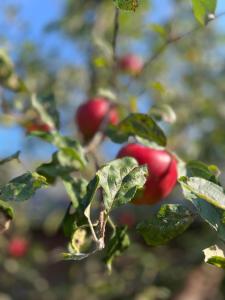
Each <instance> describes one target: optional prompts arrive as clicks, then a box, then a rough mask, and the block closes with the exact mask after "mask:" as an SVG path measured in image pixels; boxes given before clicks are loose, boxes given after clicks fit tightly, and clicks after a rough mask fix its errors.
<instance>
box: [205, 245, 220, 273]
mask: <svg viewBox="0 0 225 300" xmlns="http://www.w3.org/2000/svg"><path fill="white" fill-rule="evenodd" d="M203 252H204V255H205V262H206V263H208V264H211V265H214V266H216V267H219V268H222V269H225V251H224V249H222V247H220V246H218V245H213V246H211V247H209V248H206V249H204V250H203Z"/></svg>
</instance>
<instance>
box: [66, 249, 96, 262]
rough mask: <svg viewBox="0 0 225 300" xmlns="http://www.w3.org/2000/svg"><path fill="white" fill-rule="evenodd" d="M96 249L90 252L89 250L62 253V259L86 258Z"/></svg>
mask: <svg viewBox="0 0 225 300" xmlns="http://www.w3.org/2000/svg"><path fill="white" fill-rule="evenodd" d="M96 251H97V250H96V249H95V250H93V251H92V252H89V253H75V252H72V253H63V259H64V260H75V261H76V260H82V259H85V258H87V257H88V256H90V255H92V254H94V253H95V252H96Z"/></svg>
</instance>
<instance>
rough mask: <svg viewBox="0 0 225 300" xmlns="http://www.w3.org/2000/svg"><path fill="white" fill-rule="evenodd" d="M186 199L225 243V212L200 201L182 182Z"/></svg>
mask: <svg viewBox="0 0 225 300" xmlns="http://www.w3.org/2000/svg"><path fill="white" fill-rule="evenodd" d="M179 181H180V183H181V186H182V189H183V194H184V197H185V198H186V199H187V200H189V201H191V203H192V204H193V205H194V207H195V209H196V213H197V214H198V215H199V216H200V217H201V218H202V219H203V220H205V221H206V222H207V223H208V224H209V225H210V226H211V227H212V228H213V229H214V230H215V231H217V234H218V236H219V237H220V238H221V239H222V240H223V241H225V212H224V210H222V209H220V208H217V207H215V206H213V205H212V204H210V203H208V202H206V201H205V200H203V199H200V198H199V197H198V196H197V195H196V194H195V193H193V192H192V191H191V190H190V189H188V188H187V187H186V185H185V184H184V183H183V181H182V180H180V179H179Z"/></svg>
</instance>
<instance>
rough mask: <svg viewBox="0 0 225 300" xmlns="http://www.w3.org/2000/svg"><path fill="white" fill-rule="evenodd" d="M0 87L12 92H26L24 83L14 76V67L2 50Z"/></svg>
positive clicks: (0, 53)
mask: <svg viewBox="0 0 225 300" xmlns="http://www.w3.org/2000/svg"><path fill="white" fill-rule="evenodd" d="M0 85H2V86H3V87H5V88H8V89H10V90H12V91H14V92H26V91H27V88H26V86H25V84H24V82H23V81H22V80H21V79H20V78H19V77H18V76H17V75H16V73H15V70H14V65H13V63H12V61H11V59H10V57H9V56H8V54H7V53H6V51H5V50H4V49H0Z"/></svg>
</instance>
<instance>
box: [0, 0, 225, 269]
mask: <svg viewBox="0 0 225 300" xmlns="http://www.w3.org/2000/svg"><path fill="white" fill-rule="evenodd" d="M114 2H115V5H116V7H117V8H119V9H125V10H135V9H136V8H137V7H138V1H133V0H124V1H123V0H120V1H119V0H115V1H114ZM192 2H193V11H194V15H195V17H196V19H197V20H198V21H199V22H200V23H201V24H202V25H203V24H206V23H207V22H208V21H209V20H210V18H212V15H213V14H214V12H215V8H216V1H206V0H205V1H203V0H202V1H194V0H193V1H192ZM0 63H1V73H0V83H1V85H2V86H3V87H6V88H8V89H11V90H12V91H14V92H24V93H25V94H26V96H27V95H28V96H29V98H30V106H31V108H32V109H33V110H34V111H35V112H36V113H37V114H38V115H39V117H40V119H41V120H42V121H43V122H44V123H46V124H48V125H49V126H50V127H51V128H52V131H51V132H50V133H46V132H39V131H36V132H32V133H31V134H32V135H33V136H35V137H37V138H40V139H43V140H44V141H46V142H49V143H51V144H53V145H54V146H55V147H56V148H57V151H56V152H55V153H54V154H53V155H52V159H51V161H50V162H48V163H43V164H41V165H40V166H39V167H38V168H37V169H36V171H35V172H27V173H25V174H22V175H20V176H18V177H16V178H14V179H12V180H11V181H10V182H9V183H7V184H6V185H4V186H2V187H1V188H0V211H1V213H2V214H3V216H4V220H3V221H1V224H0V226H1V228H3V229H4V228H7V225H6V223H7V222H8V221H9V220H11V219H12V218H13V215H14V214H13V210H12V208H11V206H10V205H9V204H8V202H10V201H26V200H28V199H30V198H31V197H32V196H33V195H34V193H35V192H36V190H37V189H40V188H44V187H47V186H48V185H51V184H54V183H55V181H56V180H57V178H60V179H61V180H62V181H63V183H64V186H65V190H66V192H67V194H68V196H69V198H70V205H69V208H68V210H67V212H66V215H65V217H64V220H63V222H62V228H63V230H64V232H65V234H66V235H67V236H68V237H69V239H70V243H69V246H68V252H67V253H64V255H63V256H64V258H65V259H72V260H79V259H83V258H85V257H87V256H89V255H90V254H93V253H95V252H96V251H99V250H103V249H105V259H104V260H105V262H106V264H107V265H108V267H109V268H111V264H112V261H113V259H114V257H116V256H118V255H119V254H120V253H121V252H123V251H124V250H125V249H126V248H127V247H128V246H129V243H130V240H129V236H128V232H127V231H128V230H127V228H126V227H124V228H123V227H117V226H115V225H114V224H113V223H112V220H111V218H110V214H111V212H112V211H113V209H115V208H117V207H120V206H122V205H125V204H128V203H130V202H131V201H132V199H133V198H134V197H135V195H136V193H137V192H138V191H139V190H140V189H142V188H143V186H144V184H145V181H146V177H147V176H148V174H147V168H146V167H145V166H139V165H138V163H137V161H136V160H135V159H133V158H122V159H117V160H114V161H111V162H109V163H107V164H105V165H103V166H102V167H100V168H99V169H98V170H97V171H96V174H95V175H94V176H93V178H92V180H91V181H90V182H88V181H87V180H86V179H85V178H80V175H79V176H76V175H75V174H77V172H80V171H82V170H83V169H85V168H86V166H87V164H88V155H87V153H86V151H85V150H86V149H85V147H83V146H82V145H81V144H80V143H79V141H77V140H75V139H73V138H71V137H67V136H63V135H61V134H60V133H59V131H58V129H59V117H58V114H57V111H56V110H55V109H52V107H53V106H52V103H50V100H51V101H52V98H50V99H49V98H42V97H39V96H36V95H30V94H29V93H28V91H27V89H26V88H25V84H24V83H23V82H22V80H21V79H20V78H19V77H18V76H17V75H16V72H15V70H14V68H13V65H12V63H11V61H10V59H9V58H8V56H7V55H6V54H5V53H3V52H2V53H0ZM12 82H13V83H14V84H15V83H16V85H12ZM159 112H160V113H159ZM170 114H171V112H170ZM156 115H157V118H161V119H165V117H163V116H165V108H164V110H163V111H161V110H155V111H154V110H153V111H152V114H140V113H133V114H130V115H128V116H127V117H126V118H125V119H123V120H122V121H121V122H120V123H119V124H118V125H116V126H109V128H108V129H107V130H106V135H107V136H108V137H109V138H110V139H111V140H112V141H113V142H116V143H123V142H125V141H127V140H128V139H130V138H134V137H135V138H136V139H139V140H142V142H144V143H147V144H149V145H153V144H152V143H154V144H156V145H157V146H160V147H166V142H167V141H166V136H165V134H164V132H163V131H162V129H161V128H160V127H159V126H158V124H157V122H156V121H155V119H156ZM166 116H167V115H166ZM18 157H19V154H18V153H16V154H14V155H12V156H10V157H7V158H5V159H4V160H2V161H1V162H0V163H1V164H3V163H7V162H8V161H10V160H12V159H18ZM183 172H184V173H185V176H181V177H180V178H179V183H180V185H181V187H182V190H183V194H184V197H185V199H187V200H189V201H190V204H191V208H187V207H186V205H185V202H184V201H183V202H181V204H167V205H163V206H161V208H160V209H159V211H158V212H157V213H156V214H154V215H153V216H150V217H149V220H144V221H142V222H141V223H139V224H138V225H137V232H139V233H140V234H141V235H142V236H143V238H144V240H145V242H146V243H147V244H148V245H151V246H156V245H162V244H165V243H167V242H169V241H170V240H171V239H173V238H175V237H176V236H178V235H179V234H181V233H183V232H184V231H185V230H186V229H187V228H188V227H189V226H190V224H191V223H192V222H193V220H194V218H196V217H198V216H199V217H200V218H202V219H203V220H204V221H206V222H207V223H208V224H209V225H210V226H211V227H212V228H213V229H214V230H216V231H217V234H218V237H219V238H220V239H221V240H222V241H223V242H225V227H224V226H225V222H224V216H225V215H224V210H225V194H224V189H223V187H222V186H221V185H220V183H219V179H218V176H219V171H218V169H217V168H216V167H215V166H207V165H205V164H204V163H202V162H199V161H191V162H189V163H187V164H185V169H184V170H183ZM109 227H111V230H110V232H111V236H110V238H109V241H108V244H107V246H106V247H105V242H106V232H108V231H109ZM1 228H0V229H1ZM214 247H215V246H214ZM213 249H214V248H213ZM211 250H212V248H210V250H204V251H205V253H207V255H206V261H207V262H209V263H212V264H215V265H217V266H222V267H223V266H224V259H225V258H224V255H223V252H222V251H218V248H215V249H214V250H216V253H215V251H214V250H213V251H211Z"/></svg>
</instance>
